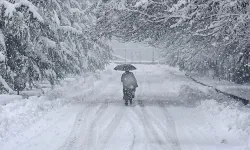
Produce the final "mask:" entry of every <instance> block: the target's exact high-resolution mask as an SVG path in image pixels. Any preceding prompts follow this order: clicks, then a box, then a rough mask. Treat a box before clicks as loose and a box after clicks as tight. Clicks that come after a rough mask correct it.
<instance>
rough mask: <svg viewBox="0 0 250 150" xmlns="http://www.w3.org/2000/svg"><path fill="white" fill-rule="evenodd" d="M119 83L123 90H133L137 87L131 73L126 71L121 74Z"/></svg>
mask: <svg viewBox="0 0 250 150" xmlns="http://www.w3.org/2000/svg"><path fill="white" fill-rule="evenodd" d="M121 82H122V83H123V88H124V89H127V88H129V89H135V88H137V87H138V84H137V80H136V78H135V76H134V74H133V73H132V72H129V71H126V72H125V73H123V74H122V77H121Z"/></svg>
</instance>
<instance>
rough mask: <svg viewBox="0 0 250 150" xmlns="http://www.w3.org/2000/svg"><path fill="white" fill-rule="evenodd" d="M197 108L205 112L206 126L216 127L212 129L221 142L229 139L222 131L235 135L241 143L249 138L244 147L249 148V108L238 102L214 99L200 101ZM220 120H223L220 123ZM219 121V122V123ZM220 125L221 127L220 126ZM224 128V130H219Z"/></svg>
mask: <svg viewBox="0 0 250 150" xmlns="http://www.w3.org/2000/svg"><path fill="white" fill-rule="evenodd" d="M198 109H200V111H202V112H206V113H205V114H206V115H207V116H206V118H207V119H208V121H207V122H208V123H207V124H206V127H207V128H212V127H218V129H219V130H218V129H214V130H215V131H216V130H217V131H216V132H217V133H216V135H217V137H216V138H217V139H220V140H221V142H223V141H224V142H225V141H230V136H223V134H221V133H222V132H224V133H225V132H226V133H228V134H229V135H231V137H232V136H234V137H235V136H237V137H238V138H239V139H240V140H241V141H242V142H243V143H246V141H247V140H248V138H249V140H248V141H249V142H248V145H247V146H246V149H250V113H249V112H250V110H249V108H247V107H244V106H242V105H240V104H238V103H231V104H229V103H219V102H218V101H216V100H205V101H201V103H200V105H199V106H198ZM221 120H223V122H222V124H221ZM219 123H220V124H219ZM220 127H221V128H220ZM221 130H224V131H221Z"/></svg>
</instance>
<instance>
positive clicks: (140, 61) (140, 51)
mask: <svg viewBox="0 0 250 150" xmlns="http://www.w3.org/2000/svg"><path fill="white" fill-rule="evenodd" d="M140 64H141V49H140Z"/></svg>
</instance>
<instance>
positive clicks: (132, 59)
mask: <svg viewBox="0 0 250 150" xmlns="http://www.w3.org/2000/svg"><path fill="white" fill-rule="evenodd" d="M130 55H131V61H132V63H133V62H134V58H133V52H131V54H130Z"/></svg>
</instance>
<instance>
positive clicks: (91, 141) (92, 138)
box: [85, 102, 108, 150]
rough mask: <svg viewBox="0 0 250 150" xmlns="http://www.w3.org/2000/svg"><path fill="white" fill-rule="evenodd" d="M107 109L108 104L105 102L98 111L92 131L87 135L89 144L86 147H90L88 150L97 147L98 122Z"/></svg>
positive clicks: (91, 126)
mask: <svg viewBox="0 0 250 150" xmlns="http://www.w3.org/2000/svg"><path fill="white" fill-rule="evenodd" d="M107 108H108V103H107V102H105V103H104V104H102V105H101V107H100V109H98V110H97V111H96V115H95V119H94V120H93V122H92V123H91V125H90V129H89V132H88V135H87V137H88V140H86V142H87V143H85V145H88V150H90V149H92V146H94V145H96V139H97V138H96V133H95V132H94V130H95V129H96V128H97V122H98V121H99V120H100V118H101V117H102V116H103V114H104V113H105V111H106V110H107Z"/></svg>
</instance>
